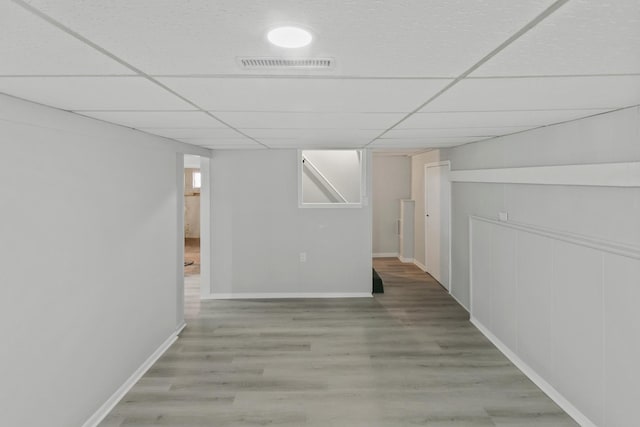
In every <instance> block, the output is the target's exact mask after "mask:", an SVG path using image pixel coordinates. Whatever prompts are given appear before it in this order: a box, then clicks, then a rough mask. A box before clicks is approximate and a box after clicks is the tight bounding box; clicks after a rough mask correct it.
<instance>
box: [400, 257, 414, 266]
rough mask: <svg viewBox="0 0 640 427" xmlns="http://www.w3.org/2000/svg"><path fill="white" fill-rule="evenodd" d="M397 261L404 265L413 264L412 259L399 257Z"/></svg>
mask: <svg viewBox="0 0 640 427" xmlns="http://www.w3.org/2000/svg"><path fill="white" fill-rule="evenodd" d="M398 259H399V260H400V262H404V263H407V264H413V263H415V260H414V259H413V258H405V257H401V256H399V257H398Z"/></svg>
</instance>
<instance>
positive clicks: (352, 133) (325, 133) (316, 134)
mask: <svg viewBox="0 0 640 427" xmlns="http://www.w3.org/2000/svg"><path fill="white" fill-rule="evenodd" d="M242 131H243V132H244V133H246V134H247V135H249V136H252V137H254V138H257V139H262V138H272V139H293V138H296V139H299V138H302V139H314V140H317V139H327V140H344V141H349V140H352V139H363V138H364V139H369V140H371V139H373V138H375V137H376V136H378V135H379V134H380V133H382V130H379V129H242Z"/></svg>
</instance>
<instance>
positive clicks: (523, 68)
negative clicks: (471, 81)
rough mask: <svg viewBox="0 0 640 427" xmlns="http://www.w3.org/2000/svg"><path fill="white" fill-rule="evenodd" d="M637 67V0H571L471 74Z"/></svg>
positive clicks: (639, 5)
mask: <svg viewBox="0 0 640 427" xmlns="http://www.w3.org/2000/svg"><path fill="white" fill-rule="evenodd" d="M606 73H640V3H639V2H638V0H613V1H602V0H598V1H593V0H571V1H570V2H568V3H567V4H565V5H564V6H562V7H561V8H560V9H559V10H558V11H556V12H555V13H554V14H552V15H551V16H549V17H548V18H547V19H545V20H544V21H543V22H541V23H540V24H538V25H537V26H536V27H535V28H534V29H533V30H531V31H530V32H529V33H527V34H525V35H524V36H522V37H521V38H520V39H518V40H517V41H516V42H515V43H513V44H512V45H511V46H509V47H507V48H506V49H505V50H504V51H502V52H501V53H499V54H498V55H497V56H496V57H494V58H493V59H491V60H490V61H489V62H488V63H486V64H485V65H483V66H482V67H480V68H479V69H478V70H477V71H476V72H475V73H474V74H472V75H473V76H506V75H553V74H556V75H557V74H606Z"/></svg>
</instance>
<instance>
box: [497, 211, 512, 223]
mask: <svg viewBox="0 0 640 427" xmlns="http://www.w3.org/2000/svg"><path fill="white" fill-rule="evenodd" d="M498 218H499V219H500V221H504V222H506V221H509V213H508V212H499V213H498Z"/></svg>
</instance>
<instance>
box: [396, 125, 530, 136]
mask: <svg viewBox="0 0 640 427" xmlns="http://www.w3.org/2000/svg"><path fill="white" fill-rule="evenodd" d="M526 129H531V127H530V126H512V127H493V128H491V127H467V128H465V127H459V128H431V129H392V130H390V131H389V132H387V133H386V134H385V135H384V137H385V138H397V139H400V138H438V137H461V136H463V137H469V136H473V137H485V138H486V137H492V136H497V135H506V134H510V133H515V132H521V131H523V130H526Z"/></svg>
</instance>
